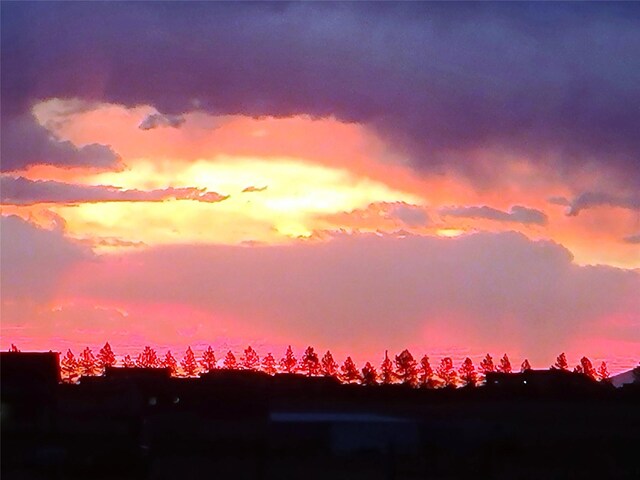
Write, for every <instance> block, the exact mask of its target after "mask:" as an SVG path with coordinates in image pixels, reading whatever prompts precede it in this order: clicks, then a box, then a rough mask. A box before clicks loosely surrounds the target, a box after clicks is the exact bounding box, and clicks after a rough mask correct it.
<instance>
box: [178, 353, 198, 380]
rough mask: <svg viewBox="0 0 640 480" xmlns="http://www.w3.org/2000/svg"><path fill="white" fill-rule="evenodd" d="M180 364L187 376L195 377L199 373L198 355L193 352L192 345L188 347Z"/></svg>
mask: <svg viewBox="0 0 640 480" xmlns="http://www.w3.org/2000/svg"><path fill="white" fill-rule="evenodd" d="M180 366H181V367H182V371H183V372H184V374H185V375H186V376H187V377H195V376H196V375H197V374H198V362H196V356H195V355H194V354H193V350H191V347H188V348H187V351H186V352H185V354H184V358H183V359H182V361H181V362H180Z"/></svg>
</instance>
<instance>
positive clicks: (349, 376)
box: [340, 357, 360, 383]
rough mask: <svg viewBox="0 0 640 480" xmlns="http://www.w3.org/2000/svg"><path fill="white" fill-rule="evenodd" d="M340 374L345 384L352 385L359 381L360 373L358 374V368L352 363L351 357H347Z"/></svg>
mask: <svg viewBox="0 0 640 480" xmlns="http://www.w3.org/2000/svg"><path fill="white" fill-rule="evenodd" d="M340 373H341V377H342V380H343V381H344V382H346V383H354V382H357V381H358V380H360V372H358V367H356V364H355V363H353V360H351V357H347V358H346V360H345V361H344V363H343V364H342V367H340Z"/></svg>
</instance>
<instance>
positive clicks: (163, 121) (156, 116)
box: [138, 113, 184, 130]
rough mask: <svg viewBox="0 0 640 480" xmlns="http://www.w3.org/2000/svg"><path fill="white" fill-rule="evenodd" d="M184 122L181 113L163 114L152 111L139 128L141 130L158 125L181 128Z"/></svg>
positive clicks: (150, 128)
mask: <svg viewBox="0 0 640 480" xmlns="http://www.w3.org/2000/svg"><path fill="white" fill-rule="evenodd" d="M183 123H184V117H183V116H181V115H163V114H162V113H152V114H150V115H147V116H146V117H145V118H144V119H143V120H142V122H140V125H138V128H139V129H140V130H152V129H154V128H158V127H172V128H180V127H181V126H182V124H183Z"/></svg>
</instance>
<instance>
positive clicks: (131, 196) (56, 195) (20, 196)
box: [0, 176, 229, 205]
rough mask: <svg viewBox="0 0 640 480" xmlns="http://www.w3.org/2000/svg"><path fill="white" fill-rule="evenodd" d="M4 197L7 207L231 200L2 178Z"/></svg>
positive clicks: (198, 193) (187, 191) (197, 192)
mask: <svg viewBox="0 0 640 480" xmlns="http://www.w3.org/2000/svg"><path fill="white" fill-rule="evenodd" d="M0 197H1V200H2V203H4V204H7V205H33V204H36V203H96V202H162V201H164V200H169V199H176V200H195V201H198V202H207V203H216V202H221V201H223V200H226V199H227V198H229V196H228V195H220V194H219V193H216V192H207V191H205V190H204V189H202V188H172V187H169V188H163V189H157V190H123V189H121V188H118V187H112V186H108V185H95V186H94V185H76V184H69V183H61V182H56V181H53V180H37V181H33V180H28V179H26V178H23V177H17V178H14V177H9V176H2V177H0Z"/></svg>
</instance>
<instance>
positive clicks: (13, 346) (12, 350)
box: [9, 343, 20, 353]
mask: <svg viewBox="0 0 640 480" xmlns="http://www.w3.org/2000/svg"><path fill="white" fill-rule="evenodd" d="M9 351H10V352H13V353H18V352H20V350H18V347H16V346H15V345H14V344H13V343H12V344H11V348H10V349H9Z"/></svg>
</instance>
